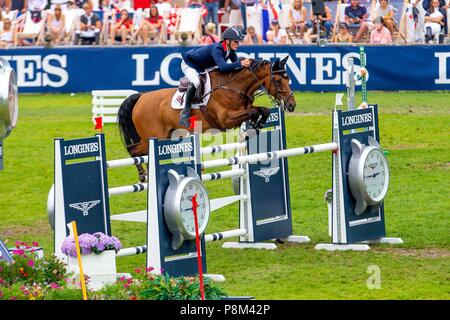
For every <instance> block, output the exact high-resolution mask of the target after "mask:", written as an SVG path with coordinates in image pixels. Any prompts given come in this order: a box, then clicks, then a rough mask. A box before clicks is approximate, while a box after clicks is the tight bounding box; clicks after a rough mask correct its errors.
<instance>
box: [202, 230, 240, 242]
mask: <svg viewBox="0 0 450 320" xmlns="http://www.w3.org/2000/svg"><path fill="white" fill-rule="evenodd" d="M246 234H247V230H246V229H235V230H228V231H222V232H216V233H211V234H207V235H205V241H206V242H209V241H218V240H222V239H226V238H232V237H241V236H245V235H246Z"/></svg>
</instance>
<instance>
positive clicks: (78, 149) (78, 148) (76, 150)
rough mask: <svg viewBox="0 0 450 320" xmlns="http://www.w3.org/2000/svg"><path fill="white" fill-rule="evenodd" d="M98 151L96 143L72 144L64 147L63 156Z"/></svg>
mask: <svg viewBox="0 0 450 320" xmlns="http://www.w3.org/2000/svg"><path fill="white" fill-rule="evenodd" d="M97 151H98V142H91V143H82V144H74V145H69V146H64V155H65V156H71V155H76V154H82V153H91V152H97Z"/></svg>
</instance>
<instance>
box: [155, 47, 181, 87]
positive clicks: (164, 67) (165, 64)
mask: <svg viewBox="0 0 450 320" xmlns="http://www.w3.org/2000/svg"><path fill="white" fill-rule="evenodd" d="M173 59H181V53H171V54H169V55H168V56H167V57H165V58H164V59H163V60H162V61H161V68H160V70H161V78H162V80H163V81H164V82H165V83H167V84H168V85H170V86H178V83H179V80H178V79H176V80H174V79H172V78H171V77H170V72H169V66H170V63H171V62H172V60H173ZM180 64H181V61H180Z"/></svg>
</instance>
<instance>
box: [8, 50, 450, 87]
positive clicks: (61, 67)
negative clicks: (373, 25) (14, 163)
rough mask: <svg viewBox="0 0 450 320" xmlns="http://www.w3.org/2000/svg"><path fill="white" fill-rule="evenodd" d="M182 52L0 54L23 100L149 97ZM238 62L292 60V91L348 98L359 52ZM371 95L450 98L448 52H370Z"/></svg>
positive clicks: (169, 83) (265, 53) (173, 79)
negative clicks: (103, 93) (104, 93)
mask: <svg viewBox="0 0 450 320" xmlns="http://www.w3.org/2000/svg"><path fill="white" fill-rule="evenodd" d="M189 49H191V48H190V47H179V46H151V47H115V48H114V47H113V48H111V47H76V48H52V49H45V48H24V49H8V50H0V56H2V57H4V58H6V59H7V60H9V62H10V63H11V65H12V66H13V67H14V68H15V69H16V72H17V80H18V86H19V91H20V92H88V91H91V90H109V89H134V90H137V91H151V90H155V89H159V88H167V87H173V86H177V85H178V79H179V78H180V77H181V76H182V72H181V69H180V62H181V60H180V57H181V52H183V51H185V50H189ZM239 51H240V56H249V57H252V58H263V59H275V58H277V57H280V58H283V57H285V56H286V55H289V56H290V59H289V60H288V63H287V68H288V71H289V73H290V76H291V80H292V88H293V89H294V90H301V91H343V90H345V83H346V79H347V76H346V70H347V69H348V59H349V58H350V57H353V58H355V64H356V65H359V47H357V46H334V45H328V46H324V47H320V46H296V45H285V46H269V45H264V46H242V47H241V48H240V49H239ZM365 52H366V58H367V69H368V71H369V79H368V83H367V88H368V90H449V89H450V46H448V45H445V46H367V47H366V48H365Z"/></svg>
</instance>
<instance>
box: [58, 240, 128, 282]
mask: <svg viewBox="0 0 450 320" xmlns="http://www.w3.org/2000/svg"><path fill="white" fill-rule="evenodd" d="M78 242H79V244H80V252H81V258H82V265H83V272H84V274H85V275H86V276H88V279H89V282H88V287H89V288H90V289H93V290H98V289H100V288H102V287H103V286H104V285H105V284H108V283H114V282H115V281H116V252H117V251H119V249H120V248H121V247H122V245H121V243H120V241H119V239H117V238H116V237H112V236H108V235H106V234H104V233H101V232H96V233H94V234H89V233H83V234H81V235H80V236H79V237H78ZM61 251H62V252H63V253H64V254H66V255H67V271H68V272H69V273H74V274H75V275H79V273H80V269H79V266H78V259H77V252H76V246H75V240H74V238H73V236H69V237H67V238H66V239H65V240H64V242H63V243H62V245H61Z"/></svg>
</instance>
